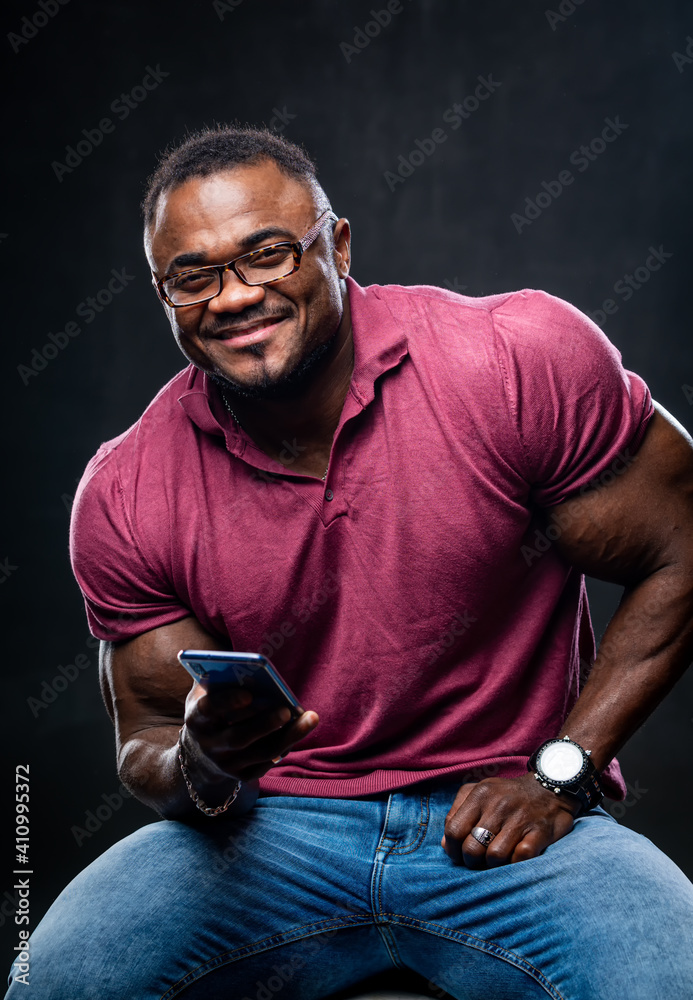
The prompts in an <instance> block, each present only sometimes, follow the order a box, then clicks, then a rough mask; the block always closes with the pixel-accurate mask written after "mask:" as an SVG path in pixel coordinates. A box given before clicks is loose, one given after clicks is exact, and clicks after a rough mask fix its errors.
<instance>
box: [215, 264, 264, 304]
mask: <svg viewBox="0 0 693 1000" xmlns="http://www.w3.org/2000/svg"><path fill="white" fill-rule="evenodd" d="M265 294H266V293H265V286H264V285H246V284H244V282H242V281H241V279H240V278H239V277H238V275H236V274H234V272H233V271H231V270H228V271H223V272H222V275H221V291H220V292H219V294H218V295H215V297H214V298H213V299H210V300H209V302H208V303H207V308H208V309H209V311H210V312H212V313H225V312H243V310H244V309H247V308H248V306H256V305H257V304H258V303H259V302H262V300H263V299H264V297H265Z"/></svg>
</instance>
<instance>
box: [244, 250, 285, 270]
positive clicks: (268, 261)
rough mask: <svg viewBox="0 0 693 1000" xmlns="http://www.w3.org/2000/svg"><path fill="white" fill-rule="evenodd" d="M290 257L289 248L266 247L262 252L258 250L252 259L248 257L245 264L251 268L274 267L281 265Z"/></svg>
mask: <svg viewBox="0 0 693 1000" xmlns="http://www.w3.org/2000/svg"><path fill="white" fill-rule="evenodd" d="M290 255H291V249H290V248H289V247H286V246H283V247H281V246H276V247H267V248H266V249H264V250H258V251H257V253H255V254H254V255H253V256H252V257H249V258H248V261H247V263H248V264H250V266H251V267H274V266H275V265H276V264H281V263H282V262H283V261H285V260H286V258H287V257H289V256H290Z"/></svg>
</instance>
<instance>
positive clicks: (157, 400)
mask: <svg viewBox="0 0 693 1000" xmlns="http://www.w3.org/2000/svg"><path fill="white" fill-rule="evenodd" d="M196 372H197V369H196V368H195V367H194V365H192V364H191V365H188V367H187V368H184V369H183V370H182V371H180V372H178V373H177V374H176V375H175V376H174V377H173V378H172V379H171V380H170V381H169V382H167V383H166V385H164V386H163V387H162V388H161V389H160V390H159V392H157V394H156V396H154V398H153V399H152V401H151V402H150V403H149V404H148V406H147V408H146V409H145V410H144V412H143V413H142V416H141V417H140V418H139V419H138V420H136V421H135V423H134V424H132V425H131V426H130V427H128V428H127V429H126V430H124V431H123V432H122V433H121V434H118V435H117V436H116V437H114V438H110V439H109V440H108V441H104V442H103V443H102V444H101V445H100V446H99V448H98V449H97V451H96V453H95V454H94V455H93V456H92V458H91V459H90V460H89V462H88V463H87V466H86V468H85V470H84V473H83V475H82V478H81V480H80V483H79V486H78V488H77V492H76V494H75V501H74V502H75V506H77V505H78V503H79V501H81V500H82V499H83V496H84V493H85V492H89V493H90V494H95V493H101V494H109V495H111V496H113V495H114V494H115V492H116V491H117V489H118V488H122V482H123V479H124V478H125V479H127V478H129V476H130V475H131V474H132V472H133V469H134V467H135V466H136V465H138V464H140V463H141V462H142V460H143V459H144V460H145V461H146V460H147V459H148V458H149V457H150V455H149V454H148V453H149V452H151V451H152V449H153V448H154V447H155V448H156V451H157V452H158V453H159V454H166V453H167V451H168V449H167V448H166V442H167V440H170V439H173V438H174V437H176V435H178V434H179V433H180V432H181V430H182V428H183V427H184V426H185V424H186V423H189V421H188V418H187V416H186V415H185V412H184V411H183V409H182V407H181V406H180V405H179V403H178V399H179V397H180V396H181V395H182V394H183V393H184V392H186V391H188V390H189V389H190V387H191V385H192V382H193V381H194V379H195V373H196Z"/></svg>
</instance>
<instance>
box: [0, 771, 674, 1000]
mask: <svg viewBox="0 0 693 1000" xmlns="http://www.w3.org/2000/svg"><path fill="white" fill-rule="evenodd" d="M458 787H459V784H458V783H450V784H445V785H437V786H436V785H433V784H432V783H422V784H419V785H417V786H414V787H410V788H408V789H405V790H403V791H399V792H393V793H391V794H388V793H383V794H382V795H379V796H371V797H369V798H367V799H325V798H301V797H295V796H264V797H260V798H259V799H258V800H257V803H256V805H255V807H254V808H253V810H252V811H251V812H249V813H247V814H246V815H244V816H241V817H237V818H235V819H223V818H221V819H220V820H217V821H215V822H214V823H210V827H209V830H210V832H199V831H197V830H193V829H191V828H189V827H187V826H185V825H184V824H182V823H178V822H173V821H164V822H158V823H153V824H152V825H151V826H145V827H143V828H142V829H141V830H138V831H137V832H136V833H134V834H132V835H131V836H129V837H126V838H125V839H124V840H121V841H120V842H119V843H117V844H115V845H114V846H113V847H111V848H110V850H108V851H106V853H105V854H103V855H102V856H101V857H100V858H98V859H97V860H96V861H95V862H93V864H91V865H90V866H89V867H88V868H86V869H85V870H84V871H83V872H81V873H80V874H79V875H78V876H77V878H75V879H74V880H73V882H71V883H70V885H69V886H68V887H67V888H66V889H65V890H64V891H63V893H61V895H60V896H59V897H58V899H57V900H56V901H55V903H54V904H53V906H52V907H51V908H50V910H49V911H48V913H47V914H46V916H45V917H44V919H43V920H42V922H41V923H40V924H39V926H38V927H37V928H36V930H35V932H34V934H33V936H32V939H31V950H30V974H29V986H26V985H25V984H24V983H18V982H16V981H15V982H14V983H13V984H12V985H11V986H10V990H9V993H8V994H7V996H8V997H10V998H12V1000H17V998H19V997H22V998H28V1000H95V998H98V1000H140V998H142V1000H145V998H146V1000H154V998H157V1000H172V998H173V997H178V996H183V997H184V998H185V1000H200V998H205V1000H273V998H274V997H275V995H277V994H278V995H279V997H280V1000H312V998H316V1000H317V998H323V997H325V996H327V995H328V994H329V993H331V992H332V991H336V990H339V989H343V988H344V987H346V986H349V985H351V984H354V983H357V982H358V981H359V980H360V979H362V978H365V977H366V976H369V975H371V974H373V973H376V972H379V971H381V970H383V969H388V968H390V969H392V968H395V967H398V968H409V969H414V970H417V971H418V972H419V973H421V974H422V975H423V976H425V977H426V978H427V979H428V980H430V981H431V983H432V984H435V985H436V986H439V987H442V989H444V990H446V991H447V992H448V993H450V994H451V995H452V996H454V997H456V998H465V1000H482V998H483V1000H515V998H535V997H544V998H546V996H547V995H548V996H549V997H553V998H555V1000H624V998H628V1000H658V998H663V1000H691V997H693V932H692V928H693V886H692V885H691V883H690V882H689V881H688V879H686V877H685V876H684V875H683V873H682V872H681V871H680V870H679V869H678V868H677V867H676V865H674V864H673V862H671V861H670V860H669V859H668V858H667V857H665V855H664V854H662V853H661V852H660V851H659V850H658V849H657V848H656V847H655V846H654V845H653V844H651V843H650V841H648V840H646V839H645V838H644V837H642V836H641V835H640V834H637V833H633V832H632V831H631V830H628V829H626V828H624V827H621V826H619V825H618V823H616V821H615V820H613V819H612V818H611V817H610V816H609V815H608V814H607V813H606V812H604V811H603V810H602V809H595V810H593V811H592V812H591V813H589V814H587V815H586V816H584V817H582V818H581V819H579V820H577V822H576V823H575V826H574V828H573V830H572V831H571V832H570V833H569V834H568V835H567V836H566V837H564V838H563V839H562V840H560V841H558V842H557V843H556V844H553V845H552V846H551V847H549V848H548V849H547V850H546V851H545V852H544V854H543V855H541V856H540V857H538V858H534V859H531V860H528V861H522V862H519V863H517V864H513V865H508V866H505V867H501V868H496V869H492V870H489V871H485V870H484V871H470V870H468V869H466V868H464V867H462V866H460V865H455V864H454V863H453V862H452V861H451V860H450V858H449V857H448V856H447V854H445V852H444V850H443V848H442V847H441V845H440V838H441V836H442V834H443V824H444V821H445V816H446V814H447V812H448V810H449V809H450V807H451V805H452V802H453V799H454V797H455V793H456V791H457V789H458ZM441 994H442V990H441Z"/></svg>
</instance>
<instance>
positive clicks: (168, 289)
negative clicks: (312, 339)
mask: <svg viewBox="0 0 693 1000" xmlns="http://www.w3.org/2000/svg"><path fill="white" fill-rule="evenodd" d="M330 219H331V220H333V221H334V222H336V221H337V216H336V215H335V214H334V212H332V211H330V210H329V209H328V210H327V211H326V212H323V213H322V215H321V216H320V218H319V219H317V220H316V221H315V222H314V223H313V225H312V226H311V227H310V229H309V230H308V232H307V233H306V235H305V236H303V237H302V238H301V239H300V240H298V242H297V243H289V242H284V243H272V244H270V246H267V247H260V249H259V250H253V251H251V252H250V253H244V254H242V255H241V256H240V257H235V258H234V259H233V260H230V261H229V262H228V264H210V265H209V266H208V267H195V268H191V269H190V270H188V271H179V272H178V274H167V275H165V276H164V277H163V278H159V279H158V280H157V279H156V276H154V277H153V284H154V286H155V288H156V290H157V292H158V293H159V298H160V299H161V300H162V302H165V303H166V304H167V305H169V306H173V308H174V309H178V308H179V307H180V306H194V305H197V304H198V303H200V302H208V301H209V299H213V298H214V297H215V296H217V295H219V294H220V292H221V290H222V288H223V283H224V272H225V271H233V273H234V274H235V275H236V277H237V278H240V280H241V281H242V282H243V284H245V285H268V284H269V283H270V282H272V281H281V280H282V278H288V277H289V275H290V274H293V273H294V272H295V271H298V269H299V267H300V266H301V258H302V256H303V254H304V253H305V252H306V250H307V249H308V247H310V246H311V245H312V244H313V243H314V242H315V241H316V240H317V238H318V236H319V235H320V233H321V231H322V228H323V226H324V225H325V223H326V222H328V220H330Z"/></svg>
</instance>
